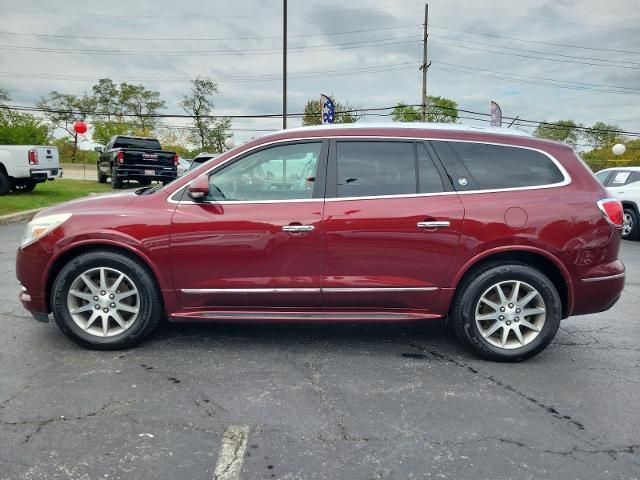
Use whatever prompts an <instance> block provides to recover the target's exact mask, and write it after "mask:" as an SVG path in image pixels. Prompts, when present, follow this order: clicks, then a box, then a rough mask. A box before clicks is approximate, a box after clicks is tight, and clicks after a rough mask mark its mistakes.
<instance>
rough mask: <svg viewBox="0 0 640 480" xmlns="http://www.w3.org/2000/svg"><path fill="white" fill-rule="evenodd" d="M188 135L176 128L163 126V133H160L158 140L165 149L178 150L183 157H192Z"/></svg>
mask: <svg viewBox="0 0 640 480" xmlns="http://www.w3.org/2000/svg"><path fill="white" fill-rule="evenodd" d="M185 137H186V136H185V135H184V134H183V133H182V132H181V131H180V130H178V129H176V128H170V127H168V128H163V129H162V133H160V134H159V135H158V140H159V141H160V144H161V145H162V148H163V150H168V151H170V152H176V153H177V154H178V155H179V156H180V157H182V158H190V157H192V156H193V155H192V152H191V150H190V149H189V146H188V141H187V138H185Z"/></svg>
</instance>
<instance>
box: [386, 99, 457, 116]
mask: <svg viewBox="0 0 640 480" xmlns="http://www.w3.org/2000/svg"><path fill="white" fill-rule="evenodd" d="M427 99H428V100H427V122H433V123H456V122H457V121H458V104H457V103H456V102H455V101H453V100H451V99H450V98H446V97H436V96H431V95H429V96H428V97H427ZM391 118H392V119H393V121H394V122H420V121H422V112H421V109H420V108H419V107H411V106H409V105H406V104H404V103H399V104H398V105H396V106H395V107H394V108H393V110H392V111H391Z"/></svg>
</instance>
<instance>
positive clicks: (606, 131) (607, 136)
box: [582, 122, 621, 148]
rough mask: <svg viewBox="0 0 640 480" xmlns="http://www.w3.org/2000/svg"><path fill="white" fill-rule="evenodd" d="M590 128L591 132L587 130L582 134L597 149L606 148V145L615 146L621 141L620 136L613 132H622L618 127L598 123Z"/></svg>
mask: <svg viewBox="0 0 640 480" xmlns="http://www.w3.org/2000/svg"><path fill="white" fill-rule="evenodd" d="M590 128H591V130H585V131H584V132H582V136H583V138H584V139H585V140H586V141H587V142H588V143H589V144H591V145H593V146H594V147H595V148H599V147H604V146H605V145H614V144H615V143H618V142H619V141H620V140H621V136H620V134H618V133H615V132H612V131H611V130H620V127H619V126H618V125H609V124H606V123H604V122H596V123H594V124H593V125H592V126H591V127H590Z"/></svg>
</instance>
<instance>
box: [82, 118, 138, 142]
mask: <svg viewBox="0 0 640 480" xmlns="http://www.w3.org/2000/svg"><path fill="white" fill-rule="evenodd" d="M92 127H93V130H92V132H91V136H92V137H93V141H94V142H96V143H99V144H101V145H106V144H107V143H108V142H109V139H110V138H111V137H113V136H114V135H133V126H132V125H131V124H130V123H123V122H120V121H116V120H111V121H109V120H95V121H94V122H93V124H92Z"/></svg>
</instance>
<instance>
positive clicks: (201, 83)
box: [180, 77, 224, 150]
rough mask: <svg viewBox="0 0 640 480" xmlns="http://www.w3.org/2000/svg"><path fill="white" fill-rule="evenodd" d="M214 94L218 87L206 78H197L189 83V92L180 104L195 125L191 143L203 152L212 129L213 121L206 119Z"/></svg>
mask: <svg viewBox="0 0 640 480" xmlns="http://www.w3.org/2000/svg"><path fill="white" fill-rule="evenodd" d="M214 93H218V85H216V83H215V82H213V81H212V80H211V79H209V78H207V77H197V78H196V79H195V80H192V81H191V92H190V93H189V94H188V95H183V97H182V101H181V102H180V106H181V107H182V109H183V110H184V111H185V112H186V113H187V115H190V116H191V118H192V119H193V123H194V124H195V130H194V133H193V135H192V141H193V143H195V144H197V145H199V146H200V147H201V148H202V149H203V150H204V149H205V147H206V146H207V143H209V137H210V136H211V129H212V128H213V121H212V119H211V118H208V117H209V115H211V112H212V111H213V108H214V104H213V99H212V96H213V94H214ZM223 143H224V142H223Z"/></svg>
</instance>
